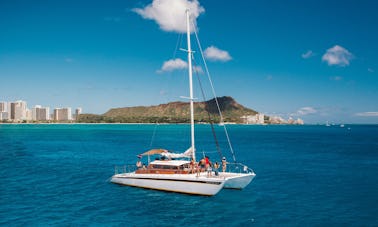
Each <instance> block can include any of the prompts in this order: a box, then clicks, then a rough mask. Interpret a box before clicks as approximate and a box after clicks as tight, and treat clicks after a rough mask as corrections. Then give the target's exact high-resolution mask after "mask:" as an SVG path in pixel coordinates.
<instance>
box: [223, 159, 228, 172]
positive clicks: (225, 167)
mask: <svg viewBox="0 0 378 227" xmlns="http://www.w3.org/2000/svg"><path fill="white" fill-rule="evenodd" d="M226 169H227V161H226V158H225V157H223V158H222V172H226Z"/></svg>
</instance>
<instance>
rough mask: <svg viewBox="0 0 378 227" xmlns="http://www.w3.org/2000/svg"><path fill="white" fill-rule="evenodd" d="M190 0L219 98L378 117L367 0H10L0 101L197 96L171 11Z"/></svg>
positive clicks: (372, 17) (0, 62)
mask: <svg viewBox="0 0 378 227" xmlns="http://www.w3.org/2000/svg"><path fill="white" fill-rule="evenodd" d="M186 4H190V7H191V8H193V9H192V13H194V14H196V15H195V16H194V19H195V21H196V25H197V30H198V35H199V38H200V41H201V45H202V48H203V49H204V50H205V49H207V48H208V47H212V48H210V49H207V53H206V57H207V59H208V61H207V64H208V66H209V70H210V73H211V76H212V79H213V82H214V86H215V90H216V92H217V95H218V96H223V95H228V96H232V97H234V98H235V99H236V100H237V101H238V102H239V103H241V104H242V105H244V106H246V107H249V108H252V109H255V110H257V111H259V112H262V113H265V114H268V115H280V116H282V117H284V118H288V117H290V116H292V117H294V118H297V117H300V118H302V119H304V120H305V122H306V123H325V122H326V121H329V122H334V123H378V101H377V100H378V42H377V40H378V30H377V27H378V14H377V13H376V9H377V8H378V2H377V1H367V0H362V1H361V0H360V1H315V0H314V1H312V0H310V1H299V0H296V1H292V0H289V1H278V0H276V1H272V0H268V1H244V0H234V1H225V0H219V1H189V3H188V1H187V0H160V1H157V0H155V1H152V0H149V1H144V0H143V1H139V0H135V1H113V0H109V1H81V0H76V1H71V0H68V1H22V0H2V1H1V2H0V79H1V80H0V101H1V100H3V101H15V100H19V99H23V100H26V101H27V102H28V106H29V108H31V107H32V106H34V105H43V106H50V108H55V107H65V106H70V107H72V108H76V107H82V108H83V111H84V112H86V113H104V112H106V111H107V110H108V109H109V108H112V107H125V106H138V105H156V104H160V103H166V102H169V101H177V100H180V98H179V97H180V96H188V89H187V87H188V85H187V72H186V70H185V67H186V65H185V63H182V62H181V61H180V60H177V59H182V60H184V61H185V60H186V55H185V53H181V52H180V51H175V50H176V46H177V43H178V44H181V45H178V46H179V47H181V48H186V45H185V40H184V39H183V40H182V39H181V38H180V37H182V35H180V32H181V30H180V29H181V28H182V26H181V24H180V18H178V19H172V17H170V16H169V15H171V16H175V17H174V18H176V16H177V15H178V13H179V12H181V11H182V8H183V7H184V8H185V5H186ZM183 13H184V12H183ZM180 15H181V14H180ZM192 38H194V36H192ZM193 49H194V50H196V53H195V58H196V59H200V56H199V52H198V47H197V46H196V45H194V46H193ZM170 60H171V61H170ZM174 60H176V61H174ZM196 61H197V60H196ZM164 63H165V66H164ZM163 66H164V67H163ZM202 68H203V67H202ZM200 77H201V78H204V77H205V76H204V75H203V74H200ZM195 81H196V79H195ZM195 86H196V87H197V88H196V89H195V92H196V96H197V97H198V98H199V100H201V99H202V98H201V95H200V93H199V90H198V86H197V84H196V83H195ZM206 86H207V85H206V84H204V87H205V88H206V89H208V87H206ZM207 98H211V93H210V92H207Z"/></svg>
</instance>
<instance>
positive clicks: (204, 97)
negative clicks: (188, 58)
mask: <svg viewBox="0 0 378 227" xmlns="http://www.w3.org/2000/svg"><path fill="white" fill-rule="evenodd" d="M192 58H193V57H192ZM193 63H194V66H197V64H196V60H195V59H194V58H193ZM194 73H195V74H196V76H197V79H198V84H199V87H200V89H201V93H202V97H203V99H204V101H206V96H205V92H204V90H203V87H202V83H201V79H200V77H199V73H198V67H194ZM205 110H206V108H205ZM206 113H207V116H208V118H209V123H210V126H211V132H212V133H213V137H214V141H215V146H216V148H217V150H218V153H219V156H220V159H222V157H223V154H222V151H221V149H220V146H219V142H218V138H217V134H216V133H215V129H214V124H213V120H212V118H211V115H210V111H209V110H206Z"/></svg>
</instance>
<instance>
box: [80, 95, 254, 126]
mask: <svg viewBox="0 0 378 227" xmlns="http://www.w3.org/2000/svg"><path fill="white" fill-rule="evenodd" d="M218 103H219V107H220V109H221V111H222V114H223V117H224V121H226V122H242V119H241V118H240V117H242V116H244V115H255V114H256V113H257V112H256V111H254V110H252V109H248V108H245V107H244V106H242V105H240V104H239V103H237V102H236V101H235V100H234V99H233V98H232V97H228V96H224V97H220V98H218ZM208 113H210V115H211V118H212V121H214V122H219V119H220V118H219V114H218V110H217V106H216V102H215V99H211V100H208V101H206V102H195V103H194V118H195V121H196V122H209V117H208V115H209V114H208ZM94 118H95V119H94ZM99 118H101V120H100V121H101V122H123V123H155V122H159V123H188V122H190V110H189V103H187V102H170V103H167V104H160V105H157V106H148V107H147V106H136V107H124V108H113V109H110V110H109V111H108V112H106V113H105V114H103V115H97V117H95V116H93V115H91V116H89V115H81V116H80V120H79V121H80V122H93V121H98V120H99ZM93 119H94V120H93ZM92 120H93V121H92Z"/></svg>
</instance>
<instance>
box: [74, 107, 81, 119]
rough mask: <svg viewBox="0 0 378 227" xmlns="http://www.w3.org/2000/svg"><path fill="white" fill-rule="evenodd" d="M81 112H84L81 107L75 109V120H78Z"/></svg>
mask: <svg viewBox="0 0 378 227" xmlns="http://www.w3.org/2000/svg"><path fill="white" fill-rule="evenodd" d="M81 112H82V109H81V107H78V108H76V110H75V120H78V118H79V115H80V114H81Z"/></svg>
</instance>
